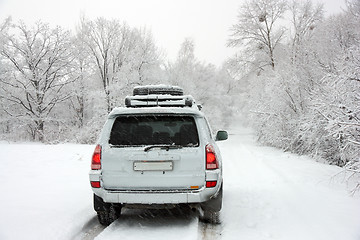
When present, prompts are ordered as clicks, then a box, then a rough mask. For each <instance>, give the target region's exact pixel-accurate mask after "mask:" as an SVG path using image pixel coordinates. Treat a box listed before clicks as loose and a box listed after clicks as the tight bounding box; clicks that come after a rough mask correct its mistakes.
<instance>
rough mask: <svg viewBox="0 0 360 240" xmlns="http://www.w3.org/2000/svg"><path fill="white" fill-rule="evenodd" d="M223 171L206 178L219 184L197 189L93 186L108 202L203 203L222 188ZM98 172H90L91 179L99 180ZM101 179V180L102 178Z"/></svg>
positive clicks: (98, 194) (208, 175) (215, 172)
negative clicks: (116, 188) (140, 189)
mask: <svg viewBox="0 0 360 240" xmlns="http://www.w3.org/2000/svg"><path fill="white" fill-rule="evenodd" d="M220 174H221V172H220V171H219V170H216V171H213V172H212V174H207V177H206V180H207V181H210V180H216V181H217V185H216V186H215V187H212V188H206V187H203V188H200V189H197V190H173V191H171V190H166V191H155V190H154V191H133V190H131V191H126V190H124V191H114V190H107V189H104V188H103V187H100V188H92V190H93V192H94V193H95V194H96V195H97V196H99V197H101V198H102V199H103V201H104V202H107V203H120V204H182V203H202V202H206V201H209V200H210V199H212V198H214V197H216V196H217V195H218V193H219V191H220V188H221V183H222V181H221V175H220ZM99 179H101V178H100V177H99V175H98V174H90V181H99ZM100 181H101V180H100ZM204 185H205V183H204Z"/></svg>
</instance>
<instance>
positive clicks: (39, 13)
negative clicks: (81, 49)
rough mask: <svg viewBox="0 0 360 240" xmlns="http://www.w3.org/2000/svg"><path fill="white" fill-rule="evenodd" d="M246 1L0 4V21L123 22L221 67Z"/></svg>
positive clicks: (334, 4) (334, 1)
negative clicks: (189, 46) (188, 44)
mask: <svg viewBox="0 0 360 240" xmlns="http://www.w3.org/2000/svg"><path fill="white" fill-rule="evenodd" d="M243 1H244V0H101V1H100V0H57V1H54V0H0V21H3V20H4V19H5V18H6V17H8V16H12V17H13V20H15V21H17V20H19V19H22V20H24V21H25V22H27V23H32V22H34V21H36V20H39V19H41V20H42V21H44V22H48V23H51V24H53V25H60V26H63V27H65V28H72V29H73V28H74V26H75V25H76V24H77V23H78V22H79V19H80V15H82V14H83V15H85V16H86V17H88V18H91V19H93V18H96V17H105V18H108V19H113V18H117V19H120V20H121V21H126V22H127V23H128V24H129V25H130V26H132V27H147V28H148V29H151V31H152V33H153V37H154V39H155V42H156V44H157V45H158V46H159V47H160V48H162V49H163V50H164V52H165V53H166V55H167V57H168V59H169V60H174V59H175V57H176V55H177V52H178V50H179V48H180V44H181V43H182V42H183V40H184V39H185V38H187V37H190V38H192V39H194V41H195V55H196V57H197V58H198V59H199V60H201V61H206V62H209V63H213V64H216V65H218V66H219V65H220V64H221V63H222V62H223V61H224V60H225V59H226V58H227V57H228V56H231V55H232V54H233V53H234V52H235V50H234V49H231V48H226V46H225V45H226V41H227V38H228V35H229V29H230V27H231V26H232V25H233V24H234V23H235V22H236V16H237V10H238V8H239V6H240V5H241V3H242V2H243ZM314 1H320V2H324V4H325V10H326V11H327V14H332V13H336V12H340V11H341V8H344V6H345V4H344V0H314Z"/></svg>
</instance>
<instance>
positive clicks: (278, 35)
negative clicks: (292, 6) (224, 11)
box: [228, 0, 287, 68]
mask: <svg viewBox="0 0 360 240" xmlns="http://www.w3.org/2000/svg"><path fill="white" fill-rule="evenodd" d="M286 9H287V5H286V1H285V0H260V1H259V0H250V1H247V2H245V3H244V4H243V5H242V6H241V7H240V9H239V15H238V21H237V23H236V24H235V25H233V27H232V28H231V31H232V34H231V36H230V39H229V41H228V45H229V46H232V47H237V46H241V45H245V46H251V48H253V49H254V50H260V51H262V52H264V53H265V54H266V56H267V57H268V63H266V65H270V66H271V67H272V68H274V67H275V58H274V50H275V48H276V47H277V46H278V44H279V42H280V40H281V39H282V36H283V34H284V32H285V30H284V29H283V28H281V27H279V26H276V23H277V22H278V20H279V19H280V18H282V16H283V15H284V13H285V11H286Z"/></svg>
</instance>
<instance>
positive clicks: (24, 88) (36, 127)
mask: <svg viewBox="0 0 360 240" xmlns="http://www.w3.org/2000/svg"><path fill="white" fill-rule="evenodd" d="M69 36H70V34H69V32H67V31H64V30H62V29H61V28H60V27H56V28H50V27H49V26H48V25H47V24H44V23H42V22H38V23H36V24H35V25H34V26H32V27H28V26H27V25H25V24H24V23H22V22H20V23H19V24H12V26H11V28H10V29H9V32H8V33H7V35H6V37H5V39H4V44H3V47H2V48H1V52H0V55H1V56H2V57H3V61H2V64H3V66H4V67H6V69H7V71H6V73H4V74H2V75H1V78H0V82H1V93H0V97H1V99H3V100H4V101H6V102H7V103H8V104H7V106H6V107H5V108H4V109H3V110H4V111H5V112H6V113H7V114H8V115H10V116H11V117H13V118H14V119H20V120H21V122H23V123H24V124H25V125H27V126H28V130H29V132H30V133H31V136H32V138H33V139H39V140H40V141H43V140H44V125H45V122H46V121H49V117H50V113H51V112H52V111H53V109H54V107H55V106H56V105H58V104H59V103H61V102H63V101H65V100H67V99H68V98H69V97H70V96H71V92H68V91H64V88H65V86H66V85H68V84H70V83H72V82H73V81H74V79H72V78H70V77H69V73H70V71H71V69H70V68H69V64H70V63H71V61H72V52H71V49H69V45H70V38H69Z"/></svg>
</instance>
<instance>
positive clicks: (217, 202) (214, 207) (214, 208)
mask: <svg viewBox="0 0 360 240" xmlns="http://www.w3.org/2000/svg"><path fill="white" fill-rule="evenodd" d="M222 198H223V184H222V183H221V188H220V190H219V193H218V195H217V196H216V197H214V198H212V199H210V200H209V201H207V202H203V203H201V204H200V205H201V208H202V210H204V211H211V212H219V211H220V210H221V207H222Z"/></svg>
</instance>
